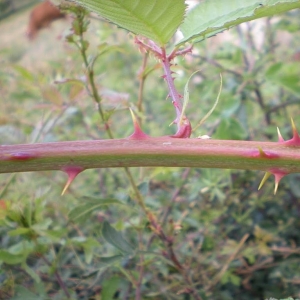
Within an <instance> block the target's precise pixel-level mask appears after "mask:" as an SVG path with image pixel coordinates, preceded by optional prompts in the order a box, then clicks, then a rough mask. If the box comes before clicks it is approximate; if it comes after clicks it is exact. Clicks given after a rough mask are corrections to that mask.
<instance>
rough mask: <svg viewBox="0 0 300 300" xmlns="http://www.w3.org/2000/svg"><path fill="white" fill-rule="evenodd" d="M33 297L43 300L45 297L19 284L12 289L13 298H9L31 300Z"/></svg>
mask: <svg viewBox="0 0 300 300" xmlns="http://www.w3.org/2000/svg"><path fill="white" fill-rule="evenodd" d="M33 299H34V300H43V299H45V297H44V296H43V295H42V296H38V295H36V294H34V293H32V292H31V291H30V290H28V289H26V288H25V287H23V286H21V285H18V286H16V288H15V291H14V296H13V298H11V300H33Z"/></svg>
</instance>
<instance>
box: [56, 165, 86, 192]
mask: <svg viewBox="0 0 300 300" xmlns="http://www.w3.org/2000/svg"><path fill="white" fill-rule="evenodd" d="M61 170H62V171H63V172H65V173H67V175H68V181H67V183H66V185H65V187H64V189H63V191H62V193H61V195H64V194H65V192H66V191H67V189H68V188H69V186H70V185H71V183H72V182H73V180H74V179H75V178H76V176H77V175H78V174H79V173H81V172H82V171H84V169H83V168H82V167H79V166H67V167H63V168H62V169H61Z"/></svg>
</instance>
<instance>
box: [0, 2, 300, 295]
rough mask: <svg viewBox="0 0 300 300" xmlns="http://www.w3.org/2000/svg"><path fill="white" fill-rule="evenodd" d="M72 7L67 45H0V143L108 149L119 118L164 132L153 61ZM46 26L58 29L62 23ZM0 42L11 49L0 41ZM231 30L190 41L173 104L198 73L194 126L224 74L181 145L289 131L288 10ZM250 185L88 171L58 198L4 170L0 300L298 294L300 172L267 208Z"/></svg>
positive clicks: (51, 39) (292, 105)
mask: <svg viewBox="0 0 300 300" xmlns="http://www.w3.org/2000/svg"><path fill="white" fill-rule="evenodd" d="M115 2H118V1H115ZM273 2H274V4H276V3H275V2H278V1H273ZM290 2H292V1H290ZM73 11H74V14H75V15H76V18H75V19H74V20H73V21H72V22H73V23H72V28H73V33H71V32H70V31H65V33H64V35H65V39H66V40H67V41H68V42H66V41H65V40H64V39H61V40H57V39H56V36H55V34H53V31H50V30H47V29H45V30H44V31H43V32H41V34H40V36H39V37H38V38H37V40H36V41H34V42H33V43H32V44H30V45H29V43H28V42H24V40H22V39H21V38H20V39H16V40H13V42H14V45H12V46H10V45H9V43H8V42H7V43H3V44H1V45H0V47H1V48H0V61H1V64H2V67H1V69H0V86H1V101H0V144H1V145H7V144H21V143H22V144H26V143H33V142H39V143H46V142H61V141H75V140H87V139H90V140H97V139H107V138H108V137H110V138H112V137H114V138H116V139H121V138H124V137H127V136H129V135H131V134H132V132H133V130H134V125H133V124H132V119H131V116H130V113H129V111H128V108H129V107H130V108H131V109H132V110H133V111H134V113H135V114H136V116H137V119H138V120H139V122H140V124H141V126H142V128H143V130H144V131H145V132H146V133H147V134H148V135H151V136H162V135H172V134H174V131H175V130H174V127H175V126H168V124H170V123H171V122H172V121H173V120H174V109H173V107H172V105H171V101H169V100H165V98H166V96H167V94H168V87H167V85H166V82H164V80H163V79H162V78H160V76H161V75H163V74H164V71H163V69H162V68H161V65H160V63H159V62H158V60H157V59H156V58H155V56H154V55H149V54H148V53H145V52H143V51H142V53H140V52H139V51H138V48H139V47H138V44H136V43H135V42H136V40H135V39H134V37H133V36H132V35H129V34H128V33H127V32H125V31H124V30H122V29H119V28H117V27H116V26H114V25H112V24H111V23H108V22H106V21H104V20H102V19H101V20H98V19H91V23H90V24H89V23H88V22H87V20H88V19H89V17H88V16H87V15H86V13H85V12H84V11H83V10H77V9H73ZM25 19H26V18H25V17H24V15H19V16H15V17H14V20H13V19H11V20H10V19H9V20H7V21H6V22H5V23H3V24H1V23H0V29H1V26H3V28H12V27H13V26H15V25H13V24H15V23H14V22H20V20H23V21H24V20H25ZM179 23H180V22H179ZM179 23H176V25H174V26H175V27H174V28H175V29H174V31H175V30H176V28H177V26H178V25H179ZM225 23H226V22H225ZM57 24H58V26H56V24H54V31H55V32H59V31H58V29H62V30H63V28H68V27H70V26H71V25H70V24H67V23H66V22H65V21H59V22H58V23H57ZM118 25H119V26H122V27H125V28H126V24H118ZM233 25H236V24H233ZM10 26H11V27H10ZM19 26H20V25H19ZM220 26H221V25H220ZM172 30H173V29H172ZM172 30H171V31H172ZM0 32H1V35H3V41H6V40H9V35H11V32H10V31H9V30H6V31H4V30H1V31H0ZM259 32H262V37H263V38H262V42H260V41H259V38H258V33H259ZM136 33H140V32H138V31H137V32H136ZM229 33H230V38H229V39H227V40H225V41H224V40H223V41H222V40H221V41H220V39H221V38H222V35H223V36H224V35H226V34H227V36H228V33H225V34H223V33H221V34H219V35H217V36H216V37H212V38H211V39H208V40H205V41H203V42H202V43H197V44H195V45H194V49H193V52H192V54H187V55H186V56H185V59H183V58H182V57H181V56H180V57H177V58H176V60H175V63H176V64H177V66H176V67H173V68H172V70H173V71H176V72H177V74H175V76H176V80H175V85H176V88H177V89H178V91H182V93H183V91H184V90H185V85H186V82H187V79H188V78H189V77H190V75H191V74H193V73H194V72H196V71H198V70H200V71H199V72H197V73H195V74H194V76H193V77H192V78H191V80H190V83H189V98H190V100H189V103H188V106H187V108H186V111H185V115H186V116H188V118H189V121H190V122H191V124H192V125H194V126H193V127H195V125H196V124H198V123H199V121H200V120H201V119H202V118H203V117H204V115H205V114H206V113H207V112H208V111H209V110H210V109H211V107H212V106H213V104H214V102H215V100H216V98H217V95H218V92H219V88H220V75H219V74H220V73H221V74H222V81H223V87H222V92H221V96H220V100H219V104H218V105H217V107H216V108H215V110H214V111H213V113H212V114H211V116H210V117H209V118H208V119H207V121H206V122H205V123H204V124H203V125H202V126H201V127H199V128H197V130H195V131H194V132H193V133H192V137H198V136H204V135H209V136H211V137H212V138H213V139H220V140H225V139H231V140H251V141H253V140H255V141H273V142H276V141H277V140H278V135H277V132H276V127H277V126H278V127H279V128H280V131H281V134H282V136H283V137H284V138H285V139H289V138H291V137H292V129H291V125H290V117H292V118H293V119H294V121H295V124H296V127H298V128H300V123H299V116H298V115H299V114H298V106H299V103H300V99H299V96H300V85H299V75H300V74H299V73H300V68H299V60H297V55H296V52H297V50H296V49H297V48H298V47H300V46H299V34H300V33H299V10H294V11H290V12H288V13H287V14H285V15H281V16H279V17H278V16H277V17H274V18H268V19H263V20H261V22H260V23H250V24H248V25H247V26H245V27H241V26H238V27H236V28H233V29H231V30H230V31H229ZM51 34H52V36H51ZM16 36H18V33H16ZM146 37H147V35H146ZM160 37H161V36H160V35H158V39H157V42H158V43H162V44H164V43H165V42H166V41H167V40H168V39H169V38H170V36H168V35H167V36H163V37H161V39H160ZM1 38H2V37H1ZM197 38H198V37H197ZM284 38H286V42H283V40H284ZM154 40H155V38H154ZM140 41H143V40H141V39H140ZM175 42H176V41H174V43H175ZM18 43H19V44H18ZM16 45H18V47H16ZM49 49H51V51H49ZM54 49H56V50H57V51H56V52H55V53H54ZM39 58H40V59H39ZM182 140H183V141H184V139H182ZM199 142H201V140H200V139H199ZM295 151H296V150H295ZM19 163H22V161H19ZM262 177H263V172H258V171H252V170H246V171H236V170H219V169H198V168H178V167H172V168H166V167H153V168H131V169H129V168H108V169H93V170H87V171H85V172H82V173H81V174H79V176H78V177H77V178H76V179H75V180H74V182H73V183H72V185H71V186H70V187H69V188H68V190H67V191H66V193H65V195H64V196H61V192H62V190H63V188H64V186H65V182H66V175H65V174H63V173H62V172H57V171H54V172H52V171H51V172H49V171H42V172H36V173H19V174H12V175H11V174H1V175H0V180H1V181H0V232H1V235H0V245H1V248H0V264H1V268H0V299H14V300H17V299H57V300H60V299H95V300H96V299H104V300H106V299H217V300H218V299H220V300H223V299H245V300H248V299H249V300H253V299H255V300H256V299H257V300H258V299H272V298H276V299H285V298H288V297H293V298H295V299H296V298H299V297H300V289H299V278H300V269H299V265H300V264H299V254H300V240H299V234H298V231H299V229H300V223H299V220H300V218H299V214H300V206H299V205H300V204H299V197H300V190H299V184H298V182H299V175H298V174H290V175H288V176H286V177H285V178H284V179H283V180H282V181H281V183H280V187H279V189H278V191H277V194H276V195H275V196H274V194H273V189H274V182H273V181H271V180H268V181H267V182H266V183H265V185H264V188H263V189H261V190H259V191H258V190H257V188H258V186H259V183H260V181H261V179H262Z"/></svg>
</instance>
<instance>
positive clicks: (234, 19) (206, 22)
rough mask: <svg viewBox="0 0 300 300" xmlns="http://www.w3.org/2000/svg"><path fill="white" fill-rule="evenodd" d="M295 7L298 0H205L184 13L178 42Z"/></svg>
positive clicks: (298, 3) (198, 38) (194, 40)
mask: <svg viewBox="0 0 300 300" xmlns="http://www.w3.org/2000/svg"><path fill="white" fill-rule="evenodd" d="M295 8H300V1H299V0H290V1H288V0H261V1H258V0H247V1H241V0H226V1H224V0H206V1H203V2H201V3H200V4H198V5H197V6H196V7H195V8H194V9H192V10H191V11H190V12H189V13H188V15H187V17H186V18H185V20H184V23H183V24H182V25H181V27H180V30H181V32H182V33H183V36H184V37H183V39H182V40H181V41H179V43H178V44H183V43H186V42H189V41H193V42H199V41H202V40H204V39H205V38H209V37H211V36H213V35H215V34H217V33H219V32H222V31H224V30H226V29H229V28H231V27H233V26H237V25H238V24H241V23H244V22H248V21H251V20H255V19H258V18H262V17H268V16H272V15H275V14H280V13H284V12H287V11H289V10H291V9H295Z"/></svg>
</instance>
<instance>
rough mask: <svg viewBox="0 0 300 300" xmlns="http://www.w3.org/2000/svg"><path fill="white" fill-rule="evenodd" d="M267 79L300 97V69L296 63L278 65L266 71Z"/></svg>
mask: <svg viewBox="0 0 300 300" xmlns="http://www.w3.org/2000/svg"><path fill="white" fill-rule="evenodd" d="M265 74H266V76H265V78H266V79H267V80H269V81H271V82H273V83H275V84H277V85H280V86H281V87H284V88H286V89H287V90H289V91H291V92H292V93H294V94H296V95H297V96H299V95H300V82H299V77H300V69H299V66H298V65H297V64H295V63H286V64H282V63H276V64H273V65H272V66H271V67H270V68H269V69H268V70H267V71H266V73H265Z"/></svg>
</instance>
